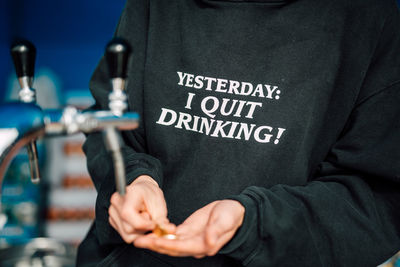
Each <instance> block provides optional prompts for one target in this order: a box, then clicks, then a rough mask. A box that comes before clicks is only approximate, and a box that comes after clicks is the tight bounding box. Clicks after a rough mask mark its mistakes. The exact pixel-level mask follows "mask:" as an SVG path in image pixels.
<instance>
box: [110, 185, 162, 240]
mask: <svg viewBox="0 0 400 267" xmlns="http://www.w3.org/2000/svg"><path fill="white" fill-rule="evenodd" d="M142 202H143V200H142V199H141V197H140V196H138V195H136V194H126V195H125V198H122V197H121V196H120V195H119V194H116V193H115V194H113V195H112V197H111V203H112V205H113V206H114V207H115V209H116V210H117V212H118V214H119V217H120V218H121V220H122V221H124V223H126V224H125V225H124V226H125V227H127V230H128V232H130V231H129V230H131V229H129V226H131V227H133V229H134V230H140V231H146V230H151V229H153V228H154V225H155V224H154V222H152V221H151V220H149V219H146V216H141V213H140V211H141V210H142V206H143V203H142Z"/></svg>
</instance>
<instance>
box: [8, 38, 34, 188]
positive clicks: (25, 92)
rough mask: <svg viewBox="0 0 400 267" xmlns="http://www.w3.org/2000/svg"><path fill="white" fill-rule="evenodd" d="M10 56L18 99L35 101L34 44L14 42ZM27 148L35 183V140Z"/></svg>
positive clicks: (27, 101)
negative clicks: (15, 78)
mask: <svg viewBox="0 0 400 267" xmlns="http://www.w3.org/2000/svg"><path fill="white" fill-rule="evenodd" d="M11 56H12V58H13V61H14V65H15V70H16V73H17V77H18V81H19V84H20V86H21V90H20V91H19V94H18V96H19V100H20V101H21V102H24V103H36V91H35V89H33V87H32V85H33V76H34V71H35V59H36V48H35V46H34V45H33V44H32V43H31V42H29V41H19V42H16V43H14V44H13V45H12V47H11ZM27 149H28V158H29V166H30V173H31V180H32V182H33V183H35V184H37V183H39V181H40V172H39V160H38V152H37V147H36V142H35V141H32V142H30V143H29V144H28V145H27Z"/></svg>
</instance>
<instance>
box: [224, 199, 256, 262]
mask: <svg viewBox="0 0 400 267" xmlns="http://www.w3.org/2000/svg"><path fill="white" fill-rule="evenodd" d="M228 199H232V200H236V201H239V202H240V203H241V204H242V205H243V206H244V208H245V215H244V219H243V223H242V225H241V226H240V227H239V229H238V230H237V232H236V234H235V235H234V237H233V238H232V239H231V240H230V241H229V242H228V243H227V244H226V245H225V246H224V247H223V248H222V249H221V250H220V251H219V254H224V255H227V256H230V257H231V258H234V259H236V260H239V261H241V262H242V263H243V264H245V265H246V262H249V261H250V260H251V258H252V255H253V254H254V253H253V252H254V251H255V250H256V249H257V247H258V245H257V244H258V236H259V234H258V223H257V222H258V212H257V205H256V201H255V200H254V199H253V198H252V197H251V196H250V195H247V194H246V193H245V192H243V193H242V194H240V195H238V196H233V197H229V198H228Z"/></svg>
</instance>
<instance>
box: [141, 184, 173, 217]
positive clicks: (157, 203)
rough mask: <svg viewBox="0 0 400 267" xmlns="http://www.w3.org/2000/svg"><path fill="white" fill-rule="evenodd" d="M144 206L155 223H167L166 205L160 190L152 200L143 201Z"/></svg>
mask: <svg viewBox="0 0 400 267" xmlns="http://www.w3.org/2000/svg"><path fill="white" fill-rule="evenodd" d="M145 206H146V209H147V211H148V212H149V214H150V216H151V218H152V219H153V220H154V221H155V222H165V221H168V219H167V213H168V211H167V203H166V202H165V199H164V194H163V193H162V191H161V190H157V192H156V193H155V194H154V196H153V198H152V199H145Z"/></svg>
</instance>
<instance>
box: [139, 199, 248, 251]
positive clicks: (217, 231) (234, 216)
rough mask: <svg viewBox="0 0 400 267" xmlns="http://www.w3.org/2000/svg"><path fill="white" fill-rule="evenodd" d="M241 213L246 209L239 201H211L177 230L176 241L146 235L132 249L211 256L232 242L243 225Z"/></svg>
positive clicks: (242, 214)
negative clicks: (139, 248)
mask: <svg viewBox="0 0 400 267" xmlns="http://www.w3.org/2000/svg"><path fill="white" fill-rule="evenodd" d="M244 213H245V209H244V207H243V206H242V205H241V204H240V203H239V202H238V201H235V200H219V201H214V202H212V203H210V204H208V205H207V206H205V207H203V208H201V209H199V210H197V211H196V212H194V213H193V214H192V215H190V216H189V217H188V218H187V219H186V220H185V221H184V222H183V223H182V224H181V225H179V226H178V227H177V228H176V232H175V234H176V235H177V237H178V238H177V239H175V240H169V239H165V238H162V237H157V236H156V235H154V234H148V235H144V236H140V237H138V238H137V239H135V241H134V245H135V246H136V247H141V248H147V249H151V250H154V251H156V252H158V253H163V254H167V255H170V256H177V257H186V256H193V257H196V258H202V257H205V256H213V255H215V254H217V252H218V251H219V250H220V249H221V248H222V247H223V246H224V245H225V244H226V243H228V241H229V240H231V239H232V237H233V236H234V234H235V233H236V231H237V229H238V228H239V227H240V226H241V225H242V223H243V218H244Z"/></svg>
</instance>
